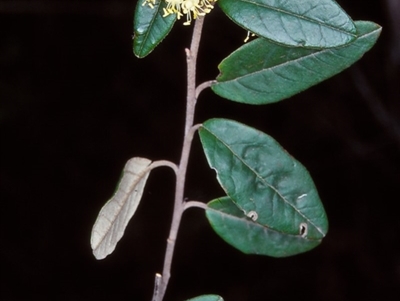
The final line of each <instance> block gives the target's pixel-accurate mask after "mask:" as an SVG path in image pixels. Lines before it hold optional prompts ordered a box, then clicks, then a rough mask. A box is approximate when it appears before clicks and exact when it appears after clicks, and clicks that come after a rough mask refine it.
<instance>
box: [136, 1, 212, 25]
mask: <svg viewBox="0 0 400 301" xmlns="http://www.w3.org/2000/svg"><path fill="white" fill-rule="evenodd" d="M156 1H165V2H166V3H167V7H166V8H164V15H163V17H166V16H169V15H172V14H176V18H177V19H178V20H179V19H180V18H181V17H182V16H183V15H186V22H184V23H183V25H190V23H191V22H192V14H193V19H196V18H197V17H198V16H204V15H205V14H208V13H209V12H210V11H211V10H212V9H213V8H214V3H215V2H216V1H217V0H144V2H143V5H145V4H147V5H148V6H150V7H151V8H154V5H155V4H156Z"/></svg>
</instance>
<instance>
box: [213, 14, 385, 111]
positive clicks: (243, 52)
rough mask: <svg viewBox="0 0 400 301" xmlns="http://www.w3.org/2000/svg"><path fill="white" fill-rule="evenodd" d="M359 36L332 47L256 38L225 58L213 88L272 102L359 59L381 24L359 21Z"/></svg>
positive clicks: (233, 95) (238, 98)
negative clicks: (286, 43) (287, 44)
mask: <svg viewBox="0 0 400 301" xmlns="http://www.w3.org/2000/svg"><path fill="white" fill-rule="evenodd" d="M356 26H357V29H358V36H357V39H356V40H355V41H354V42H352V43H349V44H347V45H345V46H342V47H338V48H329V49H320V50H316V49H307V48H301V47H285V46H282V45H278V44H275V43H272V42H269V41H267V40H265V39H256V40H254V41H252V42H250V43H248V44H246V45H244V46H242V47H241V48H239V49H238V50H236V51H235V52H233V53H232V54H231V55H230V56H228V57H227V58H225V59H224V60H223V61H222V62H221V64H220V65H219V69H220V72H221V74H220V75H219V76H218V77H217V82H216V83H215V84H213V86H212V90H213V91H214V92H215V93H216V94H218V95H219V96H221V97H224V98H227V99H230V100H233V101H237V102H242V103H247V104H256V105H260V104H268V103H273V102H277V101H280V100H283V99H285V98H288V97H290V96H293V95H295V94H297V93H299V92H301V91H303V90H306V89H307V88H309V87H311V86H313V85H316V84H318V83H320V82H322V81H324V80H326V79H328V78H329V77H332V76H333V75H335V74H338V73H340V72H341V71H343V70H344V69H346V68H348V67H349V66H350V65H352V64H353V63H355V62H356V61H357V60H359V59H360V58H361V57H362V56H363V55H364V53H366V52H367V51H368V50H369V49H371V47H372V46H373V45H374V44H375V42H376V41H377V39H378V37H379V34H380V32H381V27H380V26H379V25H377V24H375V23H372V22H367V21H357V22H356Z"/></svg>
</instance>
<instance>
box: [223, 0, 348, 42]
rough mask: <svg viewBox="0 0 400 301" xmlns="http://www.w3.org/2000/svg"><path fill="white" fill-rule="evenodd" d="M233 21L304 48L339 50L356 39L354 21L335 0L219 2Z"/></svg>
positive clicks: (228, 0) (231, 0) (252, 30)
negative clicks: (337, 47)
mask: <svg viewBox="0 0 400 301" xmlns="http://www.w3.org/2000/svg"><path fill="white" fill-rule="evenodd" d="M218 4H219V6H220V7H221V9H222V10H223V11H224V13H225V14H226V15H228V17H229V18H231V19H232V20H233V21H234V22H236V23H237V24H238V25H240V26H242V27H243V28H245V29H247V30H248V31H251V32H253V33H255V34H256V35H258V36H260V37H264V38H267V39H271V40H273V41H276V42H278V43H282V44H285V45H291V46H302V47H317V48H326V47H335V46H339V45H343V44H346V43H349V42H350V41H352V40H353V39H354V38H355V33H356V29H355V27H354V24H353V21H352V20H351V19H350V17H349V16H348V15H347V14H346V13H345V12H344V10H343V9H342V8H341V7H340V6H339V5H338V4H337V3H336V2H335V1H333V0H292V1H287V0H218Z"/></svg>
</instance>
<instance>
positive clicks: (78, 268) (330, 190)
mask: <svg viewBox="0 0 400 301" xmlns="http://www.w3.org/2000/svg"><path fill="white" fill-rule="evenodd" d="M390 2H392V4H395V3H396V0H387V1H383V0H382V1H378V0H373V1H364V0H352V1H349V0H341V1H340V4H341V5H342V6H343V7H344V8H345V9H346V11H347V12H348V13H349V14H350V15H351V16H352V17H353V18H354V19H355V20H360V19H363V20H371V21H374V22H376V23H379V24H381V25H382V26H383V27H384V29H383V32H382V35H381V37H380V39H379V40H378V43H377V45H376V46H375V47H374V48H373V49H372V50H371V51H370V52H368V53H367V54H366V55H365V56H364V57H363V58H362V60H361V61H359V62H358V63H357V64H355V65H354V66H353V67H351V68H350V69H348V70H346V71H345V72H343V73H342V74H340V75H338V76H335V77H333V78H331V79H329V80H328V81H326V82H324V83H322V84H320V85H318V86H315V87H313V88H311V89H310V90H308V91H306V92H303V93H301V94H299V95H297V96H295V97H292V98H291V99H289V100H285V101H283V102H280V103H277V104H273V105H268V106H246V105H242V104H238V103H233V102H229V101H227V100H224V99H221V98H219V97H217V96H215V95H214V94H213V93H212V92H211V91H210V90H207V91H205V92H204V93H203V94H202V95H201V97H200V100H199V103H198V111H197V115H196V122H201V121H204V120H206V119H208V118H211V117H225V118H232V119H237V120H239V121H241V122H243V123H246V124H248V125H250V126H253V127H256V128H258V129H260V130H262V131H264V132H266V133H268V134H270V135H271V136H273V137H274V138H275V139H277V140H278V141H279V142H280V143H281V144H282V145H283V146H284V147H285V148H286V149H287V150H288V151H289V152H290V153H291V154H292V155H293V156H294V157H296V158H297V159H298V160H299V161H301V162H302V163H303V164H304V165H305V166H306V167H307V168H308V169H309V171H310V173H311V175H312V176H313V178H314V181H315V183H316V185H317V187H318V189H319V193H320V196H321V199H322V200H323V203H324V206H325V208H326V211H327V214H328V217H329V221H330V230H329V233H328V235H327V237H326V238H325V239H324V241H323V243H322V244H321V245H320V246H319V247H317V248H316V249H314V250H313V251H311V252H309V253H305V254H302V255H298V256H294V257H289V258H284V259H274V258H269V257H261V256H254V255H253V256H247V255H243V254H242V253H240V252H239V251H237V250H235V249H233V248H231V247H230V246H229V245H227V244H226V243H224V242H223V241H222V240H221V239H220V238H219V237H217V235H216V234H214V233H213V231H212V230H211V228H210V227H209V225H208V223H207V221H206V219H205V217H204V213H203V211H202V210H199V209H191V210H189V211H187V212H186V213H185V215H184V218H183V222H182V227H181V231H180V233H179V236H178V243H177V249H176V254H175V261H174V263H173V268H172V278H171V282H170V286H169V288H168V291H167V295H166V300H185V299H186V298H190V297H194V296H196V295H199V294H202V293H216V294H220V295H221V296H223V297H224V298H225V300H227V301H239V300H240V301H242V300H291V299H293V298H297V299H299V300H398V298H399V296H400V292H399V287H400V252H399V241H400V235H399V231H400V227H399V224H400V223H399V210H398V204H399V202H400V197H399V193H398V191H399V187H400V163H399V162H400V160H399V157H400V123H399V120H400V97H399V95H400V94H399V84H400V80H399V64H400V48H399V41H400V37H399V31H400V25H399V20H400V14H399V11H398V9H399V7H397V10H396V9H395V8H391V9H389V8H388V4H389V3H390ZM135 3H136V1H126V0H125V1H122V0H120V1H77V0H76V1H72V0H71V1H33V0H32V1H0V105H1V107H0V133H1V137H0V138H1V140H0V141H1V173H0V185H1V190H0V192H1V195H0V197H1V226H2V228H1V229H2V231H1V300H4V301H8V300H150V299H151V295H152V290H153V281H154V274H155V273H156V272H161V268H162V262H163V256H164V250H165V242H166V238H167V235H168V231H169V222H170V219H171V213H172V199H173V190H174V189H173V187H174V175H173V173H172V172H171V171H170V170H168V169H166V168H160V169H157V170H154V171H153V172H152V174H151V176H150V178H149V181H148V184H147V187H146V190H145V193H144V198H143V200H142V203H141V205H140V206H139V209H138V211H137V213H136V215H135V216H134V218H133V220H132V221H131V223H130V224H129V226H128V229H127V231H126V233H125V236H124V238H123V239H122V240H121V241H120V243H119V244H118V246H117V249H116V251H115V252H114V253H113V254H112V255H110V256H109V257H107V258H106V259H105V260H102V261H97V260H95V258H94V257H93V256H92V253H91V249H90V244H89V239H90V231H91V227H92V225H93V223H94V221H95V219H96V216H97V213H98V211H99V210H100V208H101V206H102V205H103V204H104V203H105V201H106V200H107V199H108V198H109V197H110V196H111V195H112V193H113V191H114V188H115V185H116V183H117V180H118V178H119V175H120V172H121V170H122V168H123V166H124V164H125V162H126V161H127V160H128V159H129V158H131V157H134V156H144V157H148V158H150V159H152V160H158V159H168V160H172V161H174V162H177V161H178V159H179V152H180V146H181V143H182V138H181V137H182V131H183V129H182V125H183V122H184V117H183V114H184V109H185V108H184V98H185V84H186V83H185V55H184V48H185V47H188V46H189V42H190V33H191V28H190V27H184V26H182V25H181V22H177V23H176V25H175V28H174V29H173V31H172V32H171V34H170V35H169V36H168V37H167V38H166V39H165V41H164V42H163V43H162V44H161V45H160V46H159V47H158V48H157V49H156V50H155V51H154V52H153V53H152V54H151V55H150V56H149V57H147V58H145V59H143V60H139V59H137V58H136V57H135V56H134V55H133V54H132V40H131V36H132V18H133V10H134V6H135ZM397 6H398V5H397ZM391 18H392V19H391ZM396 22H397V24H396ZM245 35H246V32H245V31H244V30H242V29H240V28H239V27H237V26H236V25H234V24H233V23H232V22H231V21H230V20H228V18H227V17H226V16H225V15H223V13H222V12H221V11H220V10H219V9H218V8H216V9H215V10H214V11H213V12H212V14H210V15H209V16H207V18H206V24H205V29H204V35H203V40H202V44H201V49H200V55H199V61H198V62H199V66H198V71H199V73H198V82H199V83H201V82H203V81H205V80H210V79H213V78H215V76H216V75H217V74H218V70H217V64H218V63H219V62H220V61H221V60H222V59H223V58H224V57H226V56H227V55H228V54H229V53H230V52H232V51H233V50H234V49H236V48H237V47H239V46H240V45H242V43H243V39H244V37H245ZM396 43H397V44H396ZM189 168H190V170H189V175H188V181H187V189H186V196H187V197H189V198H191V199H196V200H200V201H208V200H210V199H212V198H214V197H217V196H220V195H222V190H221V189H220V188H219V187H218V185H217V183H216V180H215V174H214V172H213V171H211V170H209V168H208V167H207V164H206V160H205V158H204V155H203V154H202V151H201V148H200V145H199V141H198V138H197V137H196V139H195V141H194V145H193V153H192V155H191V159H190V166H189Z"/></svg>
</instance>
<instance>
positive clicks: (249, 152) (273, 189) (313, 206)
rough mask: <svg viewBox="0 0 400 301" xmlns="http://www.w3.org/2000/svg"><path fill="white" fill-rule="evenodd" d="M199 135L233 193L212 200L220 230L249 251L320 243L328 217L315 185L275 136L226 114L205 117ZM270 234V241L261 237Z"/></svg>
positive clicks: (297, 249) (279, 252) (282, 252)
mask: <svg viewBox="0 0 400 301" xmlns="http://www.w3.org/2000/svg"><path fill="white" fill-rule="evenodd" d="M199 135H200V139H201V143H202V145H203V149H204V152H205V154H206V157H207V161H208V163H209V165H210V167H211V168H213V169H215V170H216V172H217V179H218V181H219V183H220V185H221V186H222V188H223V189H224V191H225V192H226V194H227V195H228V197H229V198H228V199H220V200H219V201H218V202H211V203H210V205H209V206H210V208H212V209H213V210H207V216H208V218H209V220H210V222H211V224H212V225H213V227H215V228H214V229H215V230H216V232H217V233H218V234H220V235H221V236H222V237H223V238H224V239H225V240H226V241H228V242H229V243H231V244H232V245H233V246H235V247H236V248H238V249H239V250H241V251H243V252H245V253H256V254H264V255H270V256H276V257H282V256H289V255H294V254H297V253H301V252H305V251H307V250H309V249H311V248H312V247H315V246H316V245H318V244H319V243H320V241H321V239H322V238H323V237H324V236H325V235H326V233H327V231H328V221H327V218H326V214H325V210H324V208H323V205H322V203H321V201H320V199H319V196H318V192H317V190H316V188H315V185H314V183H313V181H312V179H311V177H310V175H309V173H308V171H307V170H306V169H305V168H304V166H302V165H301V163H299V162H298V161H297V160H296V159H294V158H293V157H291V156H290V155H289V154H288V153H287V152H286V151H285V150H284V149H283V148H282V147H281V146H280V145H279V144H278V143H277V142H276V141H275V140H274V139H273V138H272V137H270V136H268V135H266V134H264V133H262V132H260V131H258V130H256V129H253V128H251V127H248V126H246V125H243V124H241V123H238V122H236V121H232V120H227V119H210V120H208V121H206V122H205V123H204V124H203V125H202V127H201V128H200V129H199ZM228 200H229V202H228ZM231 203H232V204H231ZM218 204H221V206H220V205H218ZM233 205H234V206H233ZM225 207H226V208H225ZM216 210H217V211H219V212H217V211H216ZM232 227H233V228H232ZM221 229H222V230H221ZM246 231H248V233H247V238H243V240H239V239H236V240H237V242H238V243H237V244H236V243H235V238H234V237H236V238H237V235H238V234H237V233H241V234H243V233H245V232H246ZM231 232H232V233H231ZM235 233H236V234H235ZM265 238H268V239H270V241H267V242H262V241H263V239H265ZM241 241H244V242H243V243H241ZM283 242H284V243H283ZM281 243H283V245H282V246H280V245H279V244H281ZM258 244H261V245H260V246H258Z"/></svg>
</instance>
